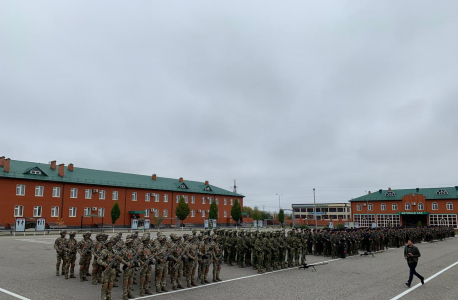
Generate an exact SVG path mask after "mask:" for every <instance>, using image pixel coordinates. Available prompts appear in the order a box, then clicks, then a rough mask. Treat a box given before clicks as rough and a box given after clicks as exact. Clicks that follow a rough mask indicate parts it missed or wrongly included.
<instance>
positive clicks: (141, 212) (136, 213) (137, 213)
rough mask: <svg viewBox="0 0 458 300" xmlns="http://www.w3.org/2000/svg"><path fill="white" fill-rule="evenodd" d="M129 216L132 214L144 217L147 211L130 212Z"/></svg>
mask: <svg viewBox="0 0 458 300" xmlns="http://www.w3.org/2000/svg"><path fill="white" fill-rule="evenodd" d="M129 214H131V215H144V214H145V211H144V210H129Z"/></svg>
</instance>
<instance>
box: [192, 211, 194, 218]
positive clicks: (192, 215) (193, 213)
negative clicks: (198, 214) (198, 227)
mask: <svg viewBox="0 0 458 300" xmlns="http://www.w3.org/2000/svg"><path fill="white" fill-rule="evenodd" d="M191 218H194V209H193V210H191Z"/></svg>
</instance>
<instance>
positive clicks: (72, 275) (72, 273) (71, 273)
mask: <svg viewBox="0 0 458 300" xmlns="http://www.w3.org/2000/svg"><path fill="white" fill-rule="evenodd" d="M70 278H76V276H75V271H74V270H72V271H71V272H70Z"/></svg>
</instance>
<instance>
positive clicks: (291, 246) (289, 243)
mask: <svg viewBox="0 0 458 300" xmlns="http://www.w3.org/2000/svg"><path fill="white" fill-rule="evenodd" d="M294 239H295V238H294V231H292V230H291V231H289V232H288V237H287V238H286V245H287V246H286V247H287V248H288V268H291V267H293V266H294V264H293V259H294V250H295V249H294Z"/></svg>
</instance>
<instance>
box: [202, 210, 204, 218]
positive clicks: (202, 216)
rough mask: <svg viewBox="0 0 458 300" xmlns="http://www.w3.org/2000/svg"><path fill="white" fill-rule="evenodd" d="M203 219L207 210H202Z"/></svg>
mask: <svg viewBox="0 0 458 300" xmlns="http://www.w3.org/2000/svg"><path fill="white" fill-rule="evenodd" d="M202 218H205V209H202Z"/></svg>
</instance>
